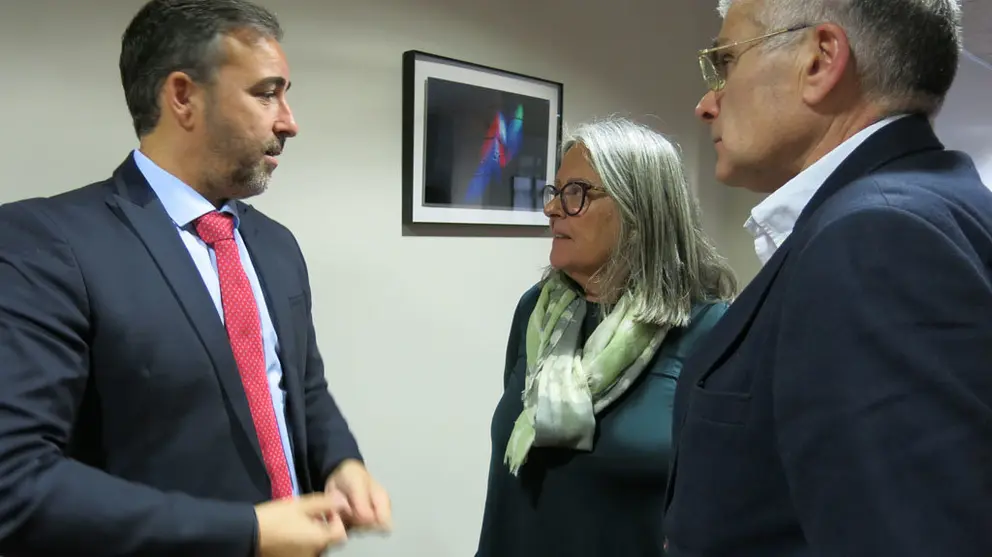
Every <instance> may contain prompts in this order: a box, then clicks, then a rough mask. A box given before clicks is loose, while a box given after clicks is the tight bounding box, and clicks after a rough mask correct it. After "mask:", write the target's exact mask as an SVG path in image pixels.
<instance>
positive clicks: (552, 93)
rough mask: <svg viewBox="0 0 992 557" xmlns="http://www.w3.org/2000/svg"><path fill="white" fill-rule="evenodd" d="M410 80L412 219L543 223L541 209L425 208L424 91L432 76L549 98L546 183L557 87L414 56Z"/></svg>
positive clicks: (553, 157) (550, 174) (551, 169)
mask: <svg viewBox="0 0 992 557" xmlns="http://www.w3.org/2000/svg"><path fill="white" fill-rule="evenodd" d="M414 69H415V71H414V83H413V180H412V182H413V187H412V190H413V191H412V205H413V221H414V222H431V223H467V224H511V225H542V226H546V225H547V224H548V218H547V217H546V216H544V213H543V212H542V210H540V209H536V210H534V211H522V210H519V209H518V210H510V209H506V210H501V209H475V208H463V207H425V206H423V202H424V137H425V130H424V122H425V121H426V118H425V114H424V112H425V111H426V109H427V103H426V98H425V94H426V92H427V78H430V77H435V78H439V79H447V80H449V81H456V82H459V83H466V84H469V85H476V86H479V87H487V88H489V89H497V90H500V91H507V92H509V93H517V94H519V95H527V96H530V97H536V98H539V99H544V100H546V101H548V137H549V138H551V140H550V141H549V142H548V153H547V161H548V165H547V176H546V180H547V181H546V183H548V184H550V183H553V182H554V175H555V171H556V168H555V166H556V164H557V160H558V153H557V143H558V139H559V138H558V115H559V114H560V111H561V110H560V107H559V106H558V91H559V89H558V88H557V87H556V86H553V85H550V84H546V83H541V82H538V81H534V80H529V79H526V78H522V77H517V76H504V75H499V74H496V73H492V72H491V71H489V70H479V69H476V68H470V67H466V66H462V65H459V64H458V63H457V62H451V61H444V60H435V59H433V58H425V57H423V55H419V54H418V55H417V58H416V63H415V64H414Z"/></svg>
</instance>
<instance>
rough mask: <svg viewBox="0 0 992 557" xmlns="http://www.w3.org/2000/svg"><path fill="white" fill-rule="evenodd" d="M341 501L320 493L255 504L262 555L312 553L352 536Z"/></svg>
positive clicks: (277, 556) (294, 556)
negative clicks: (349, 535)
mask: <svg viewBox="0 0 992 557" xmlns="http://www.w3.org/2000/svg"><path fill="white" fill-rule="evenodd" d="M340 507H341V503H340V502H339V501H337V500H335V498H334V497H328V496H327V495H326V494H323V493H317V494H310V495H304V496H303V497H300V498H298V499H282V500H278V501H269V502H267V503H262V504H261V505H258V506H256V507H255V516H256V518H257V519H258V555H259V557H302V556H306V557H312V556H314V555H318V554H320V553H321V552H322V551H324V550H325V549H326V548H328V547H330V546H333V545H339V544H341V543H344V541H345V540H347V539H348V535H347V533H345V528H344V524H343V523H342V522H341V515H340V513H339V510H340Z"/></svg>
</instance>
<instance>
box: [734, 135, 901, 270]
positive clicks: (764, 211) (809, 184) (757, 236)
mask: <svg viewBox="0 0 992 557" xmlns="http://www.w3.org/2000/svg"><path fill="white" fill-rule="evenodd" d="M903 116H905V115H898V116H891V117H889V118H886V119H884V120H880V121H878V122H876V123H874V124H872V125H871V126H868V127H867V128H865V129H863V130H861V131H859V132H858V133H856V134H854V135H853V136H851V137H850V138H848V139H847V140H846V141H844V142H843V143H841V144H840V145H838V146H837V147H835V148H834V149H833V150H832V151H830V152H829V153H827V154H826V155H825V156H823V157H822V158H821V159H820V160H818V161H816V162H815V163H813V164H812V165H810V166H809V167H808V168H806V169H805V170H803V171H802V172H800V173H799V174H797V175H796V176H795V177H794V178H793V179H791V180H789V181H788V182H786V183H785V185H783V186H782V187H781V188H779V189H777V190H775V191H774V192H772V193H771V194H770V195H769V196H768V197H766V198H765V199H764V200H763V201H762V202H761V203H759V204H758V205H757V206H756V207H754V208H753V209H751V216H750V217H748V219H747V222H745V223H744V228H745V229H746V230H747V231H748V232H750V233H751V235H752V236H754V251H755V254H757V256H758V259H759V260H761V264H762V265H764V264H765V263H767V262H768V260H769V259H771V257H772V254H774V253H775V250H776V249H778V248H779V247H780V246H781V245H782V243H783V242H785V239H786V238H788V237H789V234H791V233H792V227H793V226H795V224H796V220H798V219H799V215H800V213H802V211H803V208H804V207H806V204H807V203H809V201H810V199H812V198H813V195H814V194H816V191H817V190H818V189H820V187H821V186H823V183H824V182H826V181H827V178H829V177H830V175H831V174H833V173H834V171H835V170H837V167H839V166H840V164H841V163H842V162H844V159H846V158H847V157H849V156H850V155H851V153H852V152H854V150H855V149H857V148H858V147H859V146H860V145H861V144H862V143H864V141H865V140H866V139H868V137H870V136H871V134H873V133H875V132H877V131H878V130H880V129H882V128H883V127H885V126H886V125H888V124H891V123H892V122H895V121H896V120H898V119H899V118H902V117H903Z"/></svg>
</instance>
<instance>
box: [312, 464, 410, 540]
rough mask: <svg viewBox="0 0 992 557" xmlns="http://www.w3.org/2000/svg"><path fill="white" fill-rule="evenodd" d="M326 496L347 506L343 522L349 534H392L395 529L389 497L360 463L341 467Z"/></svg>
mask: <svg viewBox="0 0 992 557" xmlns="http://www.w3.org/2000/svg"><path fill="white" fill-rule="evenodd" d="M324 492H325V493H326V494H327V495H329V496H331V497H335V498H337V500H339V501H342V502H346V503H347V505H346V506H345V507H344V508H343V509H342V511H341V519H342V520H343V522H344V524H345V526H346V527H347V528H348V529H349V530H352V529H354V530H375V531H380V532H389V531H390V530H391V529H392V520H393V519H392V508H391V503H390V501H389V495H388V493H386V490H385V488H383V487H382V486H381V485H380V484H379V482H377V481H375V479H374V478H373V477H372V475H371V474H369V472H368V470H367V469H366V468H365V465H364V464H362V463H361V462H359V461H357V460H346V461H344V462H343V463H341V464H340V465H339V466H338V467H337V469H335V470H334V473H332V474H331V476H330V477H329V478H328V479H327V484H326V485H325V487H324Z"/></svg>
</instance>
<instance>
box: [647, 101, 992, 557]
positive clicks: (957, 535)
mask: <svg viewBox="0 0 992 557" xmlns="http://www.w3.org/2000/svg"><path fill="white" fill-rule="evenodd" d="M695 354H696V356H695V357H694V358H692V359H690V360H689V361H688V362H687V364H686V368H685V370H684V371H683V374H682V379H681V382H680V384H679V388H678V392H677V395H676V400H675V414H676V420H675V426H674V432H673V434H674V436H675V439H676V440H677V445H676V449H675V450H676V452H675V456H674V461H675V462H674V467H675V468H674V472H673V479H672V481H670V483H669V489H668V496H667V505H668V510H667V515H666V520H665V525H666V531H667V534H668V539H669V547H670V552H671V555H673V556H675V557H689V556H691V557H717V556H721V557H722V556H732V557H747V556H758V557H763V556H774V557H784V556H805V555H810V556H812V555H815V556H818V557H820V556H823V557H826V556H830V557H834V556H836V557H860V556H864V557H880V556H898V557H914V556H920V557H924V556H925V557H933V556H935V555H942V556H943V555H947V556H952V555H953V556H954V557H969V556H975V557H979V556H981V557H988V555H992V528H990V525H992V192H990V191H989V190H988V189H987V188H986V187H985V185H983V184H982V182H981V180H980V178H979V176H978V173H977V172H976V170H975V167H974V165H973V164H972V161H971V160H970V159H969V158H968V157H967V156H965V155H963V154H960V153H957V152H951V151H946V150H944V148H943V146H942V145H941V144H940V142H939V141H938V140H937V138H936V137H935V136H934V133H933V131H932V129H931V127H930V125H929V124H928V122H927V121H926V119H925V118H923V117H919V116H911V117H907V118H903V119H901V120H898V121H896V122H894V123H892V124H889V125H888V126H886V127H884V128H882V129H881V130H879V131H878V132H876V133H875V134H874V135H872V136H871V137H869V138H868V140H867V141H865V142H864V143H863V144H862V145H861V146H860V147H858V148H857V149H856V150H855V151H854V152H853V153H852V154H851V155H850V157H849V158H848V159H847V160H846V161H845V162H844V163H843V164H842V165H841V166H840V167H839V168H838V169H837V170H836V171H835V172H834V173H833V175H832V176H831V177H830V178H829V179H828V180H827V181H826V183H825V184H824V185H823V187H822V188H821V189H820V190H819V191H818V192H817V193H816V195H815V196H814V197H813V199H812V201H811V202H810V203H809V205H808V206H807V207H806V208H805V210H804V211H803V212H802V214H801V216H800V217H799V220H798V222H797V223H796V226H795V228H794V230H793V232H792V234H791V236H790V237H789V238H788V239H787V240H786V241H785V242H784V243H783V245H782V246H781V247H780V248H779V250H778V251H777V252H776V253H775V255H774V256H773V257H772V258H771V260H770V261H769V262H768V263H767V264H766V265H765V267H764V268H763V269H762V270H761V272H760V273H759V274H758V275H757V277H755V279H754V280H753V281H752V283H751V284H750V285H749V286H748V287H747V288H746V289H745V291H744V292H743V293H742V294H741V296H740V298H739V299H738V300H737V301H735V302H734V303H733V304H732V305H731V306H730V310H729V311H728V312H727V314H726V316H725V317H724V319H723V320H722V321H720V322H719V323H718V324H717V326H716V327H715V328H714V329H713V333H712V334H711V336H710V337H708V338H707V339H706V341H705V342H704V343H702V344H701V345H700V347H699V349H698V350H697V351H696V353H695Z"/></svg>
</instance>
